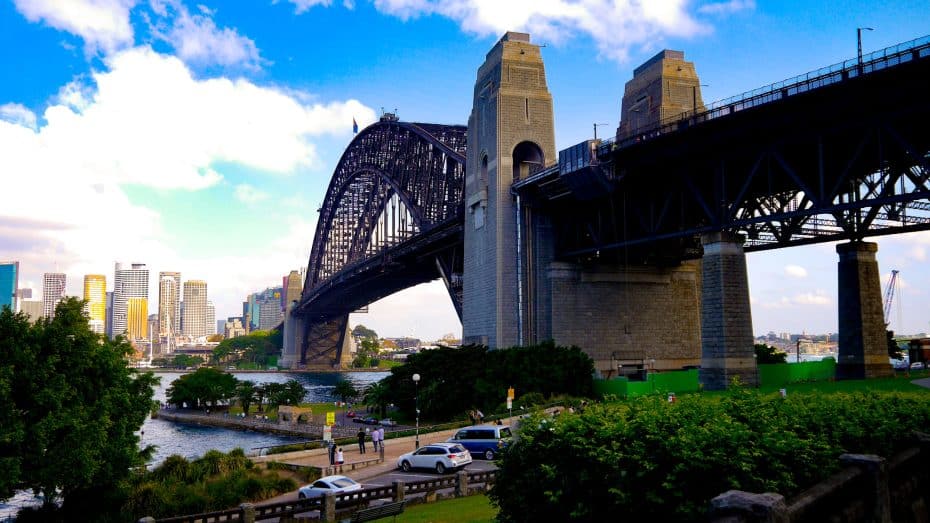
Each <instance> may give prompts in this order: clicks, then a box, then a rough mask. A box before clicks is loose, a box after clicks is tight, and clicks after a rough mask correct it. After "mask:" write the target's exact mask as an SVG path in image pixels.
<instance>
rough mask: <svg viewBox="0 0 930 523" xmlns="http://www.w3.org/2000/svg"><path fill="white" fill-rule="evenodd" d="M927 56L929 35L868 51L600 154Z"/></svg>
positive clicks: (606, 145)
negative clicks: (860, 56) (861, 55)
mask: <svg viewBox="0 0 930 523" xmlns="http://www.w3.org/2000/svg"><path fill="white" fill-rule="evenodd" d="M926 57H930V35H928V36H923V37H920V38H915V39H914V40H911V41H908V42H903V43H900V44H897V45H894V46H891V47H886V48H884V49H880V50H878V51H875V52H872V53H869V54H868V55H865V56H863V57H862V62H860V61H859V59H858V58H852V59H849V60H846V61H844V62H840V63H837V64H833V65H830V66H827V67H822V68H820V69H817V70H816V71H811V72H809V73H806V74H802V75H798V76H795V77H792V78H788V79H785V80H782V81H780V82H775V83H772V84H769V85H766V86H764V87H759V88H757V89H753V90H752V91H747V92H744V93H741V94H738V95H736V96H731V97H729V98H725V99H723V100H718V101H716V102H712V103H711V104H709V105H707V106H705V109H704V110H703V111H696V112H695V111H686V112H684V113H680V114H676V115H675V116H671V117H668V118H665V119H663V120H661V121H659V123H657V124H655V125H653V126H651V127H646V128H641V129H637V130H635V131H634V132H632V133H630V135H629V136H623V137H620V138H619V140H618V139H617V138H616V137H615V138H611V139H609V140H605V141H604V142H602V143H601V145H600V146H599V148H598V155H599V156H605V155H608V154H610V152H611V151H613V150H616V149H622V148H625V147H629V146H630V145H634V144H637V143H641V142H643V141H646V140H650V139H652V138H656V137H659V136H662V135H664V134H668V133H671V132H675V131H679V130H682V129H685V128H687V127H690V126H692V125H695V124H698V123H702V122H706V121H708V120H713V119H715V118H720V117H722V116H727V115H730V114H733V113H736V112H739V111H743V110H746V109H749V108H752V107H757V106H760V105H764V104H767V103H770V102H775V101H778V100H783V99H785V98H788V97H789V96H793V95H797V94H801V93H805V92H808V91H812V90H814V89H817V88H820V87H824V86H827V85H832V84H835V83H838V82H842V81H844V80H848V79H850V78H855V77H858V76H862V75H865V74H869V73H872V72H875V71H880V70H883V69H886V68H888V67H893V66H896V65H899V64H902V63H907V62H911V61H913V60H916V59H920V58H926Z"/></svg>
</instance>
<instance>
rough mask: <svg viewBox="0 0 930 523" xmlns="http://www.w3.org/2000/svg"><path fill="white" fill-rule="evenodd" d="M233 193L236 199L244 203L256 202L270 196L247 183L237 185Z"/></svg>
mask: <svg viewBox="0 0 930 523" xmlns="http://www.w3.org/2000/svg"><path fill="white" fill-rule="evenodd" d="M234 194H235V195H236V199H237V200H239V201H240V202H242V203H245V204H252V203H258V202H260V201H264V200H267V199H268V198H269V197H270V196H271V195H269V194H268V193H266V192H263V191H260V190H258V189H256V188H255V187H253V186H251V185H249V184H247V183H241V184H239V185H237V186H236V189H235V191H234Z"/></svg>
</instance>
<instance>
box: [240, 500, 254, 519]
mask: <svg viewBox="0 0 930 523" xmlns="http://www.w3.org/2000/svg"><path fill="white" fill-rule="evenodd" d="M239 509H240V510H242V523H255V505H253V504H251V503H243V504H241V505H239Z"/></svg>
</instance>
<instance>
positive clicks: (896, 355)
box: [885, 330, 904, 360]
mask: <svg viewBox="0 0 930 523" xmlns="http://www.w3.org/2000/svg"><path fill="white" fill-rule="evenodd" d="M885 338H886V339H887V340H888V357H889V358H892V359H896V360H900V359H902V358H904V354H903V353H902V352H901V347H899V346H898V342H896V341H895V340H894V331H889V330H886V331H885Z"/></svg>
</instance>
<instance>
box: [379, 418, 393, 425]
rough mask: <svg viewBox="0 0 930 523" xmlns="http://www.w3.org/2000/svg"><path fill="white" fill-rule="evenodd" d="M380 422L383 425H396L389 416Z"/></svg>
mask: <svg viewBox="0 0 930 523" xmlns="http://www.w3.org/2000/svg"><path fill="white" fill-rule="evenodd" d="M381 424H382V425H384V426H385V427H396V426H397V422H396V421H394V420H392V419H391V418H384V419H383V420H381Z"/></svg>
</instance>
